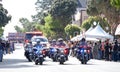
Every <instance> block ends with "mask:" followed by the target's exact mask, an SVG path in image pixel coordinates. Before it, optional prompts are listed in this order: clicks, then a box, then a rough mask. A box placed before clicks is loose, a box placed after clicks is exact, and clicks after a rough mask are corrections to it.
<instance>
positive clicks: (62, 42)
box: [57, 38, 66, 46]
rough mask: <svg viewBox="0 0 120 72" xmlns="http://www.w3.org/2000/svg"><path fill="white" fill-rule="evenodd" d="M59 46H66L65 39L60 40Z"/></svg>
mask: <svg viewBox="0 0 120 72" xmlns="http://www.w3.org/2000/svg"><path fill="white" fill-rule="evenodd" d="M57 45H58V46H66V44H65V43H64V41H63V39H62V38H59V39H58V44H57Z"/></svg>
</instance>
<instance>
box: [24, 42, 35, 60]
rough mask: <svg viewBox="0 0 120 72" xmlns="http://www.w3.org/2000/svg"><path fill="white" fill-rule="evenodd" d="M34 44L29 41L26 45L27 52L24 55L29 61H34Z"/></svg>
mask: <svg viewBox="0 0 120 72" xmlns="http://www.w3.org/2000/svg"><path fill="white" fill-rule="evenodd" d="M32 48H33V46H32V44H31V42H29V43H28V44H27V45H26V46H25V52H24V55H25V57H26V58H27V59H28V61H29V62H32V60H33V50H32Z"/></svg>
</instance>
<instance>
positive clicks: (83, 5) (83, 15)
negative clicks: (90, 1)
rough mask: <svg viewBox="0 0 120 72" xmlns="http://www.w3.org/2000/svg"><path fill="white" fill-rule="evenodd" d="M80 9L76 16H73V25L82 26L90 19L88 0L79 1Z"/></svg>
mask: <svg viewBox="0 0 120 72" xmlns="http://www.w3.org/2000/svg"><path fill="white" fill-rule="evenodd" d="M77 1H78V8H77V11H76V14H75V15H74V16H73V20H72V24H77V25H78V26H81V24H82V22H83V21H84V20H86V19H87V18H88V14H87V11H86V10H87V0H77Z"/></svg>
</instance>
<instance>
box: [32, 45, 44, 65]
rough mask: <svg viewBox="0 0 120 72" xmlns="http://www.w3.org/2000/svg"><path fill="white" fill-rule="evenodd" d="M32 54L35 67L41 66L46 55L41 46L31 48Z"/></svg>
mask: <svg viewBox="0 0 120 72" xmlns="http://www.w3.org/2000/svg"><path fill="white" fill-rule="evenodd" d="M33 51H34V52H33V53H34V58H33V59H34V62H35V65H38V64H40V65H42V64H43V62H44V61H45V59H44V58H45V55H46V52H45V49H44V47H43V46H34V48H33Z"/></svg>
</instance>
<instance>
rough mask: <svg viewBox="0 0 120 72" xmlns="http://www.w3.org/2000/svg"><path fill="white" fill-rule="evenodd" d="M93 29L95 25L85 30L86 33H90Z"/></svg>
mask: <svg viewBox="0 0 120 72" xmlns="http://www.w3.org/2000/svg"><path fill="white" fill-rule="evenodd" d="M91 30H93V27H92V26H91V27H90V28H89V29H88V30H87V31H86V32H85V34H86V33H89V32H90V31H91Z"/></svg>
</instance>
